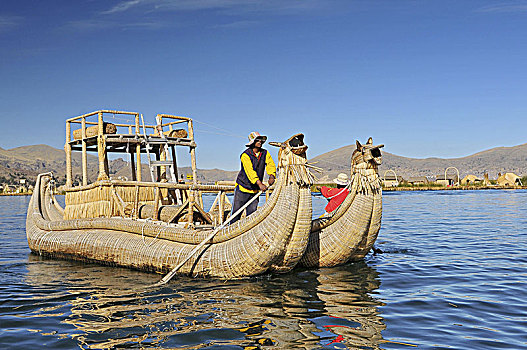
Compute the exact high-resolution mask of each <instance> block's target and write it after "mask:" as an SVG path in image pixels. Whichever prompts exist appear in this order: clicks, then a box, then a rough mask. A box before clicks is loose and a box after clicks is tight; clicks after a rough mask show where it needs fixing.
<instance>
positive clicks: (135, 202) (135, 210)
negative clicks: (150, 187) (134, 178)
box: [134, 185, 139, 219]
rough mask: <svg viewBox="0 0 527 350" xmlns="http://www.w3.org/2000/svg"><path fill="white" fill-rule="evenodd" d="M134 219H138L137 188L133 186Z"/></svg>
mask: <svg viewBox="0 0 527 350" xmlns="http://www.w3.org/2000/svg"><path fill="white" fill-rule="evenodd" d="M134 218H135V219H137V218H139V186H138V185H136V186H135V197H134Z"/></svg>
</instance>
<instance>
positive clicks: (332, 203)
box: [320, 173, 349, 213]
mask: <svg viewBox="0 0 527 350" xmlns="http://www.w3.org/2000/svg"><path fill="white" fill-rule="evenodd" d="M333 182H334V183H336V184H337V188H331V187H326V186H322V187H321V188H320V193H322V195H323V196H324V197H326V199H327V200H328V201H329V203H328V205H326V213H331V212H332V211H334V210H335V209H337V208H338V207H339V205H340V204H341V203H342V202H344V199H346V196H347V195H348V193H349V190H348V189H347V188H346V186H347V185H348V175H346V174H344V173H340V174H338V176H337V177H336V178H335V179H333Z"/></svg>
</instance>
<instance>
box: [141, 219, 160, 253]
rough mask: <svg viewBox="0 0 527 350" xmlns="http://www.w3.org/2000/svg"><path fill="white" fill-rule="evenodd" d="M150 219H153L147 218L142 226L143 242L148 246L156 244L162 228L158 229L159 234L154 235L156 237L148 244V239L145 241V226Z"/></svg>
mask: <svg viewBox="0 0 527 350" xmlns="http://www.w3.org/2000/svg"><path fill="white" fill-rule="evenodd" d="M149 221H152V219H151V218H148V219H146V220H145V222H144V223H143V226H141V238H142V239H143V244H144V245H145V246H146V247H147V248H148V247H150V246H151V245H152V244H154V242H155V241H156V239H157V237H159V233H160V232H161V230H158V231H157V234H156V236H155V237H154V239H153V240H152V242H150V243H149V244H146V241H145V231H144V230H145V226H146V224H147V223H148V222H149Z"/></svg>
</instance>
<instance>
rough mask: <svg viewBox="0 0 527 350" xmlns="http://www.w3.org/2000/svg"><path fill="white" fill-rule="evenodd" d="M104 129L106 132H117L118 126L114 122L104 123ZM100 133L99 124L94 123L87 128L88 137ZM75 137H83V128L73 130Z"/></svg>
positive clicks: (77, 138)
mask: <svg viewBox="0 0 527 350" xmlns="http://www.w3.org/2000/svg"><path fill="white" fill-rule="evenodd" d="M103 131H104V133H105V134H115V133H116V132H117V127H116V126H115V124H112V123H106V122H105V123H104V127H103ZM98 134H99V126H98V125H94V126H90V127H88V128H86V137H92V136H97V135H98ZM73 139H75V140H80V139H82V129H77V130H73Z"/></svg>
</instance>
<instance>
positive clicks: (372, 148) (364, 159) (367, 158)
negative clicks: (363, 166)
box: [351, 137, 384, 167]
mask: <svg viewBox="0 0 527 350" xmlns="http://www.w3.org/2000/svg"><path fill="white" fill-rule="evenodd" d="M356 144H357V149H356V150H355V151H353V154H352V156H351V162H352V164H359V163H369V164H370V165H371V166H372V167H377V166H379V165H381V163H382V153H381V148H383V147H384V145H374V144H373V139H372V138H371V137H370V138H369V139H368V141H367V142H366V144H364V145H362V144H361V143H360V142H359V141H358V140H357V141H356Z"/></svg>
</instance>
